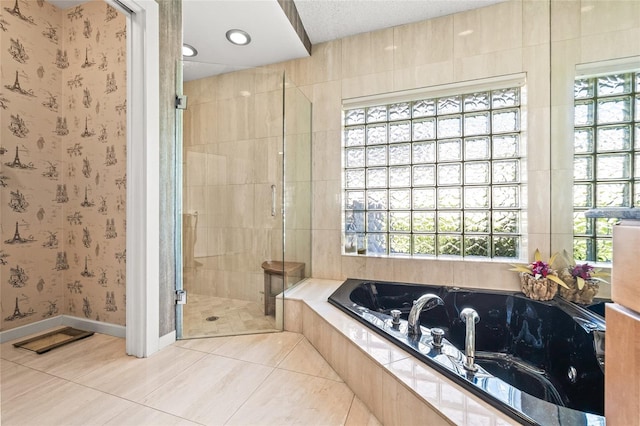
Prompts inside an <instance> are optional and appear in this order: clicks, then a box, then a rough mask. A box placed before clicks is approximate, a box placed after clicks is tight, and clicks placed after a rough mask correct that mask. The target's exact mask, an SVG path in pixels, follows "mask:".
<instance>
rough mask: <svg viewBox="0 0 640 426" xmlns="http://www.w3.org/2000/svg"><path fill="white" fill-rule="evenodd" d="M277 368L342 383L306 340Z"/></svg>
mask: <svg viewBox="0 0 640 426" xmlns="http://www.w3.org/2000/svg"><path fill="white" fill-rule="evenodd" d="M278 368H281V369H283V370H289V371H295V372H297V373H304V374H308V375H311V376H316V377H323V378H325V379H329V380H334V381H337V382H342V379H341V378H340V376H338V374H337V373H336V372H335V371H334V370H333V368H331V366H330V365H329V364H328V363H327V361H325V360H324V358H322V356H321V355H320V354H319V353H318V352H317V351H316V350H315V348H314V347H313V346H312V345H311V343H309V341H308V340H307V339H304V338H303V339H301V340H300V341H299V342H298V344H297V345H296V346H295V347H294V348H293V349H292V350H291V352H290V353H289V354H288V355H287V356H286V358H285V359H284V360H282V362H281V363H280V364H278Z"/></svg>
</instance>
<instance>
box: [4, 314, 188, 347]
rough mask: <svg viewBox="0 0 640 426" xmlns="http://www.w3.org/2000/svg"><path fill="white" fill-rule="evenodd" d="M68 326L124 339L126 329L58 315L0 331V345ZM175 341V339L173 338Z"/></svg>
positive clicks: (120, 326)
mask: <svg viewBox="0 0 640 426" xmlns="http://www.w3.org/2000/svg"><path fill="white" fill-rule="evenodd" d="M60 326H68V327H75V328H78V329H81V330H86V331H93V332H96V333H102V334H107V335H109V336H114V337H121V338H124V337H125V330H126V328H125V327H124V326H122V325H116V324H109V323H106V322H100V321H94V320H90V319H86V318H79V317H72V316H70V315H58V316H56V317H53V318H47V319H44V320H42V321H38V322H34V323H32V324H27V325H23V326H21V327H16V328H12V329H11V330H6V331H0V343H4V342H8V341H10V340H16V339H21V338H23V337H25V336H29V335H31V334H36V333H42V332H43V331H47V330H50V329H52V328H56V327H60ZM174 340H175V338H174Z"/></svg>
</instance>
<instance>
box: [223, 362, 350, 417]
mask: <svg viewBox="0 0 640 426" xmlns="http://www.w3.org/2000/svg"><path fill="white" fill-rule="evenodd" d="M352 399H353V393H352V392H351V390H350V389H349V388H348V387H347V385H345V384H344V383H340V382H336V381H334V380H327V379H323V378H320V377H313V376H308V375H306V374H300V373H295V372H292V371H286V370H276V371H274V372H273V374H271V375H270V376H269V377H268V378H267V380H266V381H265V382H264V383H263V384H262V385H261V386H260V387H259V388H258V389H257V390H256V391H255V393H253V394H252V395H251V396H250V397H249V399H248V400H247V402H246V403H245V404H244V405H243V406H242V407H241V408H240V409H239V410H238V411H237V412H236V413H235V414H234V415H233V417H232V418H231V419H230V420H229V421H228V422H227V424H228V425H342V424H344V421H345V419H346V418H347V413H348V411H349V406H350V404H351V400H352Z"/></svg>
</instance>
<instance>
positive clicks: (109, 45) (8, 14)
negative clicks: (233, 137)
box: [0, 0, 127, 330]
mask: <svg viewBox="0 0 640 426" xmlns="http://www.w3.org/2000/svg"><path fill="white" fill-rule="evenodd" d="M0 14H1V15H0V22H1V24H2V27H1V28H0V29H1V31H0V46H1V52H0V56H1V58H2V67H1V80H2V88H0V98H1V104H0V106H1V108H0V113H1V116H0V122H1V128H0V135H1V136H2V162H1V164H0V176H1V183H2V185H1V186H2V188H1V192H0V198H1V204H0V211H1V214H2V232H1V235H2V241H1V242H0V243H1V250H0V253H1V256H2V257H1V258H0V261H1V263H2V265H1V266H0V268H1V272H2V274H1V275H2V277H1V280H0V288H1V290H2V296H3V297H2V317H1V318H0V324H1V329H2V330H7V329H11V328H14V327H17V326H21V325H25V324H29V323H33V322H36V321H39V320H42V319H45V318H48V317H51V316H55V315H60V314H68V315H74V316H81V317H85V318H89V319H92V320H98V321H105V322H109V323H113V324H118V325H124V323H125V257H126V253H125V200H126V107H127V106H126V50H125V39H126V32H125V29H126V23H125V18H124V16H123V15H122V14H120V13H119V12H117V11H116V10H115V9H114V8H112V7H110V6H108V5H107V4H106V3H104V2H102V1H91V2H88V3H85V4H83V5H81V6H78V7H75V8H71V9H68V10H60V9H58V8H56V7H55V6H53V5H51V4H49V3H47V2H45V1H42V0H38V1H29V2H24V1H15V2H14V1H2V9H0Z"/></svg>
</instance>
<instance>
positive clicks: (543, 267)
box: [509, 249, 567, 287]
mask: <svg viewBox="0 0 640 426" xmlns="http://www.w3.org/2000/svg"><path fill="white" fill-rule="evenodd" d="M533 256H534V259H535V261H534V262H533V263H530V264H529V265H527V266H522V265H511V266H513V268H511V269H509V270H510V271H515V272H520V273H523V274H529V275H532V276H533V277H534V278H535V279H537V280H538V279H541V278H547V279H550V280H551V281H554V282H555V283H556V284H558V285H561V286H563V287H567V285H566V284H565V283H564V281H562V280H561V279H560V278H559V277H558V274H557V272H556V270H555V269H553V268H552V267H551V265H553V262H554V260H555V258H556V256H557V254H554V255H553V256H551V259H549V261H548V262H544V261H543V260H542V255H541V254H540V250H538V249H536V251H535V253H534V255H533Z"/></svg>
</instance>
